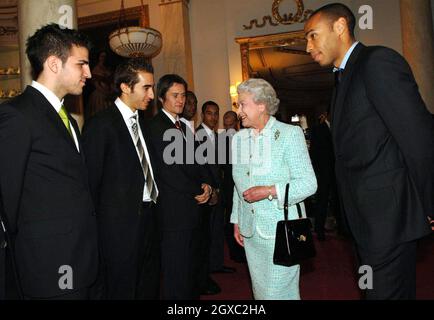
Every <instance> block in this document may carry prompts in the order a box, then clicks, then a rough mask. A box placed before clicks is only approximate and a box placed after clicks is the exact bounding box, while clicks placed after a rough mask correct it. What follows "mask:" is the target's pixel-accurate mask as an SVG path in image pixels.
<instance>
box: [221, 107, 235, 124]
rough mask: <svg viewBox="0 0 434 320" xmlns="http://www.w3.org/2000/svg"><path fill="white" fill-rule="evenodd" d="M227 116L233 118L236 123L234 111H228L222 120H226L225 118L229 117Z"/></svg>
mask: <svg viewBox="0 0 434 320" xmlns="http://www.w3.org/2000/svg"><path fill="white" fill-rule="evenodd" d="M229 116H232V117H234V119H235V121H237V122H238V115H237V113H236V112H235V111H232V110H230V111H226V112H225V114H224V115H223V119H224V118H227V117H229Z"/></svg>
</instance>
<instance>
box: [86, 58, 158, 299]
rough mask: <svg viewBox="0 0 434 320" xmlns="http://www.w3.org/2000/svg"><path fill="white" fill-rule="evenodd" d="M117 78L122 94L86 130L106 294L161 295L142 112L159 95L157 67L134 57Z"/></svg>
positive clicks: (122, 66) (121, 296)
mask: <svg viewBox="0 0 434 320" xmlns="http://www.w3.org/2000/svg"><path fill="white" fill-rule="evenodd" d="M114 82H115V86H116V88H115V89H116V92H117V94H118V98H117V99H116V101H115V102H114V103H113V105H112V106H111V107H110V108H108V109H106V110H104V111H102V112H100V113H98V114H96V115H95V116H94V117H93V118H91V119H90V120H89V121H88V122H86V124H85V127H84V129H83V146H84V150H85V151H86V164H87V167H88V170H89V181H90V186H91V191H92V197H93V199H94V202H95V205H96V213H97V219H98V231H99V241H100V247H101V269H100V277H99V279H100V283H99V286H100V287H101V286H102V297H101V298H103V299H122V300H133V299H158V298H159V282H160V276H159V275H160V274H159V270H160V269H159V237H158V225H157V217H156V212H155V204H156V202H157V196H158V188H157V185H156V183H155V178H154V177H155V174H156V171H155V165H154V163H153V155H152V153H151V152H150V148H149V140H148V139H149V138H148V137H147V135H146V133H145V131H144V127H145V124H144V123H143V122H142V121H141V119H139V116H138V111H139V110H146V109H147V107H148V105H149V103H150V102H151V101H152V100H153V99H154V91H153V90H154V75H153V68H152V66H151V65H149V64H148V63H147V62H145V59H143V58H135V59H130V60H128V61H126V62H123V63H122V64H120V65H119V66H118V67H117V69H116V71H115V75H114ZM100 293H101V292H100Z"/></svg>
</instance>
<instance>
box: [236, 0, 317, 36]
mask: <svg viewBox="0 0 434 320" xmlns="http://www.w3.org/2000/svg"><path fill="white" fill-rule="evenodd" d="M282 1H283V0H274V1H273V4H272V6H271V13H272V16H273V17H271V16H269V15H268V16H264V17H262V23H259V22H258V20H257V19H253V20H250V24H249V25H243V28H244V30H250V29H252V28H253V27H256V28H263V27H265V25H266V24H267V22H268V23H269V24H270V25H271V26H274V27H275V26H278V25H279V24H284V25H289V24H294V23H302V22H305V21H306V20H307V19H308V18H309V16H310V15H311V14H312V12H313V10H310V9H309V10H304V3H303V0H294V1H295V3H296V5H297V13H296V14H295V15H294V14H293V13H288V14H286V13H284V14H283V15H281V14H280V12H279V6H280V3H281V2H282ZM273 18H274V20H275V21H273Z"/></svg>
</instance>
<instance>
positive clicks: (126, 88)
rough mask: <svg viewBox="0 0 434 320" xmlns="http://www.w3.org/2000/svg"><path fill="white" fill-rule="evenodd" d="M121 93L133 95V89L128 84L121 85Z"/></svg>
mask: <svg viewBox="0 0 434 320" xmlns="http://www.w3.org/2000/svg"><path fill="white" fill-rule="evenodd" d="M121 91H122V93H125V94H130V93H131V88H130V87H129V86H128V85H127V84H126V83H123V82H122V83H121Z"/></svg>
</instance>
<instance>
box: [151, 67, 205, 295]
mask: <svg viewBox="0 0 434 320" xmlns="http://www.w3.org/2000/svg"><path fill="white" fill-rule="evenodd" d="M186 91H187V83H186V82H185V80H184V79H183V78H181V77H180V76H178V75H175V74H169V75H165V76H163V77H162V78H161V79H160V80H159V81H158V84H157V96H158V99H159V101H160V103H161V104H162V109H160V110H159V112H158V114H157V115H155V117H154V118H152V119H151V121H150V123H149V126H148V128H147V129H148V130H149V134H150V141H151V145H152V148H153V149H154V153H155V155H156V163H157V183H158V186H159V191H160V197H159V201H158V203H157V212H158V217H159V218H160V223H161V231H162V234H161V237H162V242H161V255H162V257H161V261H162V275H163V292H162V297H163V299H168V300H178V299H183V300H185V299H196V298H198V296H199V288H198V275H197V273H198V270H199V266H200V264H199V259H200V256H199V254H200V239H201V238H200V221H201V219H202V213H203V205H205V204H206V203H207V201H208V199H209V197H210V195H211V193H212V187H211V184H212V179H211V177H210V175H209V172H208V169H207V168H206V167H205V166H203V165H199V164H197V163H196V161H194V163H192V164H188V163H187V162H185V156H186V155H187V154H190V155H193V158H194V153H195V147H194V145H195V143H194V136H193V134H192V133H188V132H187V131H186V127H185V124H184V123H183V122H180V121H179V116H180V115H181V114H182V111H183V109H184V103H185V95H186ZM167 133H169V135H170V134H171V133H175V134H174V135H172V136H174V137H175V142H174V141H172V140H170V141H167V139H164V135H165V134H167ZM191 139H193V140H192V141H190V140H191ZM176 141H181V143H180V144H179V145H180V146H181V150H179V149H177V150H175V153H177V152H181V153H182V156H181V158H182V159H183V161H182V162H181V163H179V162H178V163H170V159H167V158H168V157H170V154H168V153H169V152H167V151H166V149H169V148H170V146H171V144H173V143H176Z"/></svg>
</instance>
